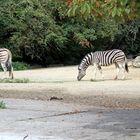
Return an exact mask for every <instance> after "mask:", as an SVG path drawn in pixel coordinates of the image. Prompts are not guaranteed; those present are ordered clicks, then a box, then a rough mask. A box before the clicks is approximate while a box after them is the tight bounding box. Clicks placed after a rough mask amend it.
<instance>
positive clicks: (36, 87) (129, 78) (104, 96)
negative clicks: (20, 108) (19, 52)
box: [0, 66, 140, 109]
mask: <svg viewBox="0 0 140 140" xmlns="http://www.w3.org/2000/svg"><path fill="white" fill-rule="evenodd" d="M77 73H78V70H77V66H70V67H53V68H44V69H35V70H25V71H15V72H14V75H15V78H19V79H20V78H28V79H29V80H30V81H31V82H30V83H1V84H0V97H1V98H18V99H19V98H20V99H34V100H50V99H51V100H50V101H52V100H60V101H61V102H71V103H77V104H86V105H94V106H100V107H109V108H120V109H121V108H123V109H140V69H138V68H133V67H129V73H128V74H126V80H113V79H114V77H115V74H116V69H115V66H109V67H103V74H104V77H105V78H104V80H102V79H101V76H100V74H99V73H98V74H97V79H96V81H93V82H91V81H90V79H91V77H92V75H93V67H89V69H88V70H87V75H86V76H85V77H84V78H83V79H82V80H81V81H80V82H79V81H77V79H76V77H77ZM0 74H1V75H2V72H1V73H0Z"/></svg>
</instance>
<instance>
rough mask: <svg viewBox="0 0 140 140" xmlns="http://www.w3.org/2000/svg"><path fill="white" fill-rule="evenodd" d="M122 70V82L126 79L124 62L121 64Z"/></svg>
mask: <svg viewBox="0 0 140 140" xmlns="http://www.w3.org/2000/svg"><path fill="white" fill-rule="evenodd" d="M122 70H123V76H122V79H123V80H124V79H125V77H126V75H125V74H126V70H125V62H123V64H122Z"/></svg>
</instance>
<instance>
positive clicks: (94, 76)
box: [91, 63, 98, 81]
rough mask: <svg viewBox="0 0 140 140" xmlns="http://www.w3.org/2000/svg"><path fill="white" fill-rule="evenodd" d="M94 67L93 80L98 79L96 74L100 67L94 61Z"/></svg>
mask: <svg viewBox="0 0 140 140" xmlns="http://www.w3.org/2000/svg"><path fill="white" fill-rule="evenodd" d="M93 68H94V71H93V77H92V78H91V81H94V80H95V79H96V74H97V69H98V66H97V64H95V63H94V65H93Z"/></svg>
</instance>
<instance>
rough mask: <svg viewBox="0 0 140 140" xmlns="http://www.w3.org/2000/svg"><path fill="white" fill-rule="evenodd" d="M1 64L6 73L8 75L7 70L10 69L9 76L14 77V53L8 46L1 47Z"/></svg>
mask: <svg viewBox="0 0 140 140" xmlns="http://www.w3.org/2000/svg"><path fill="white" fill-rule="evenodd" d="M0 64H1V67H2V69H3V71H4V74H5V75H6V72H7V71H9V77H10V78H11V79H13V78H14V76H13V67H12V54H11V52H10V50H8V49H6V48H0Z"/></svg>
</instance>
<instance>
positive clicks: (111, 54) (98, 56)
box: [77, 49, 128, 80]
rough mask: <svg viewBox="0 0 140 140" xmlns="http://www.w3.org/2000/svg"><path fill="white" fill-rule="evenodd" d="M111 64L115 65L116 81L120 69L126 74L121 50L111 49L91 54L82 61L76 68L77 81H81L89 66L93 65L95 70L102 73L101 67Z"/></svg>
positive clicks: (125, 65)
mask: <svg viewBox="0 0 140 140" xmlns="http://www.w3.org/2000/svg"><path fill="white" fill-rule="evenodd" d="M113 63H115V65H116V68H117V76H116V79H117V78H118V74H119V72H120V69H124V70H126V71H127V72H128V66H127V59H126V56H125V54H124V52H123V51H122V50H118V49H113V50H108V51H96V52H91V53H89V54H87V55H86V56H85V57H84V58H83V59H82V61H81V63H80V65H79V66H78V70H79V74H78V77H77V79H78V80H81V79H82V78H83V77H84V76H85V74H86V69H87V68H88V66H89V65H94V66H95V70H96V69H98V70H100V72H101V73H102V71H101V66H108V65H111V64H113ZM95 76H96V71H94V78H95ZM123 78H124V76H123Z"/></svg>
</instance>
